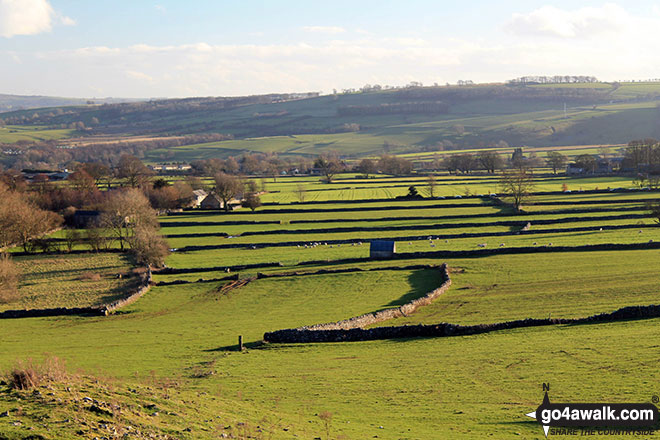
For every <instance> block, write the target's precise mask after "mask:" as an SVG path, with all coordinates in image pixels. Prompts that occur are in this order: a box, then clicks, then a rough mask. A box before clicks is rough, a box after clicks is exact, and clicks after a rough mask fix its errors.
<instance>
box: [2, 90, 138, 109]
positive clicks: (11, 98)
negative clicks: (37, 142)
mask: <svg viewBox="0 0 660 440" xmlns="http://www.w3.org/2000/svg"><path fill="white" fill-rule="evenodd" d="M129 101H137V99H122V98H100V99H97V98H93V99H87V98H64V97H59V96H39V95H32V96H28V95H8V94H2V93H0V112H8V111H17V110H26V109H35V108H42V107H61V106H70V105H84V104H86V103H87V102H94V103H97V104H104V103H106V104H110V103H119V102H129Z"/></svg>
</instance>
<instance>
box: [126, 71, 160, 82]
mask: <svg viewBox="0 0 660 440" xmlns="http://www.w3.org/2000/svg"><path fill="white" fill-rule="evenodd" d="M126 76H127V77H129V78H132V79H138V80H141V81H148V82H152V81H153V80H154V79H153V77H151V76H150V75H147V74H146V73H142V72H136V71H134V70H128V71H126Z"/></svg>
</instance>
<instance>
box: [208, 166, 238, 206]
mask: <svg viewBox="0 0 660 440" xmlns="http://www.w3.org/2000/svg"><path fill="white" fill-rule="evenodd" d="M214 179H215V188H214V190H213V191H214V192H215V194H216V195H217V196H218V197H220V200H222V203H223V207H224V209H225V211H229V202H230V201H231V200H232V199H233V198H234V197H236V196H237V195H238V194H240V193H241V191H242V190H243V185H242V184H241V180H240V179H239V178H238V177H236V176H230V175H229V174H225V173H222V172H220V173H218V174H216V175H215V177H214Z"/></svg>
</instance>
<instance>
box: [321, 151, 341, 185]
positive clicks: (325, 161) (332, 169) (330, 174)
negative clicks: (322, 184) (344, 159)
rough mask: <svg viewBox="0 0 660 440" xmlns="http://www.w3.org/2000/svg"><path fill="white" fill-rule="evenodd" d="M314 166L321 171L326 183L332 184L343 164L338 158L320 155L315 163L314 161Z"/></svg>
mask: <svg viewBox="0 0 660 440" xmlns="http://www.w3.org/2000/svg"><path fill="white" fill-rule="evenodd" d="M314 166H315V167H316V168H319V169H320V170H321V172H322V173H323V175H324V176H325V181H326V182H327V183H332V179H333V178H334V177H335V174H337V173H339V172H340V171H341V170H342V169H343V164H342V163H341V161H340V160H339V158H337V157H336V156H334V155H327V154H322V155H320V156H319V157H318V158H316V161H314Z"/></svg>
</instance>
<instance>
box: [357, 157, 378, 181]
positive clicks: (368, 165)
mask: <svg viewBox="0 0 660 440" xmlns="http://www.w3.org/2000/svg"><path fill="white" fill-rule="evenodd" d="M357 170H358V171H359V172H361V173H362V174H364V177H366V178H367V179H368V178H369V174H374V173H375V172H376V171H377V167H376V163H375V162H374V161H373V160H371V159H362V160H361V161H360V163H359V165H358V166H357Z"/></svg>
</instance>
